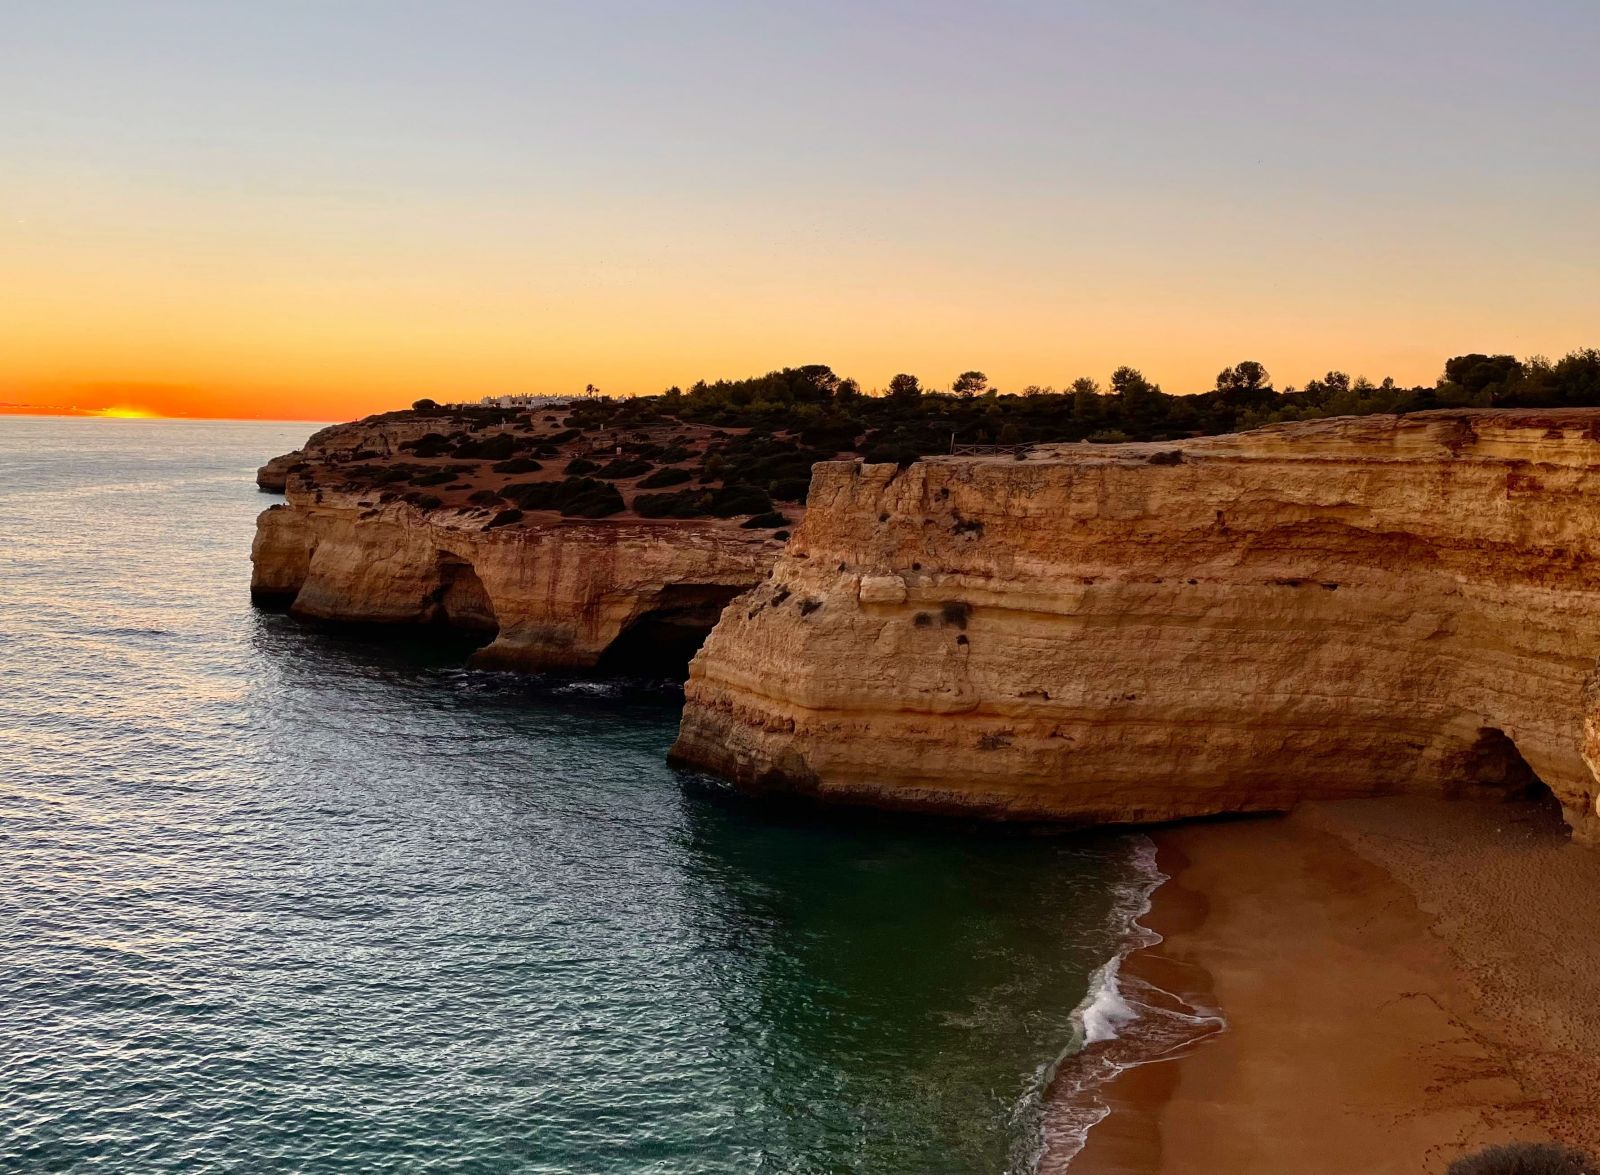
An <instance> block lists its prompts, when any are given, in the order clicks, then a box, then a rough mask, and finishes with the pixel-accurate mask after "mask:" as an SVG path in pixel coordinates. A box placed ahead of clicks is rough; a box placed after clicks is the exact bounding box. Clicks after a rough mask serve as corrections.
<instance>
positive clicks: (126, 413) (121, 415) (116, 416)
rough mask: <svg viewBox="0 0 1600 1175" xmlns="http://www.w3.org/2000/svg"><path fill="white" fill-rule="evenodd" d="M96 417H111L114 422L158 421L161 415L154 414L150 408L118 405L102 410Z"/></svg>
mask: <svg viewBox="0 0 1600 1175" xmlns="http://www.w3.org/2000/svg"><path fill="white" fill-rule="evenodd" d="M94 415H96V416H105V417H109V418H111V419H112V420H158V419H160V416H161V413H159V412H152V411H150V409H148V408H135V407H133V406H132V405H129V404H117V405H115V406H113V407H111V408H102V409H100V410H99V411H98V412H96V413H95V414H94Z"/></svg>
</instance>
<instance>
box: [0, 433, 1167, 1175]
mask: <svg viewBox="0 0 1600 1175" xmlns="http://www.w3.org/2000/svg"><path fill="white" fill-rule="evenodd" d="M309 431H310V428H309V426H302V425H282V424H233V423H189V422H167V421H161V422H146V421H102V420H42V419H31V418H10V419H7V418H3V417H0V666H3V668H4V681H5V687H4V689H3V690H0V747H3V751H0V882H3V883H0V1008H3V1009H4V1015H3V1016H0V1074H3V1075H4V1079H3V1081H0V1170H7V1171H10V1170H16V1171H28V1172H36V1171H37V1172H44V1171H73V1172H77V1171H108V1172H109V1171H115V1172H119V1173H128V1172H180V1171H181V1172H186V1173H198V1172H237V1171H250V1172H252V1173H268V1172H273V1173H275V1172H317V1173H320V1172H329V1173H332V1172H338V1173H340V1175H352V1173H357V1172H385V1173H389V1172H529V1173H532V1172H540V1173H543V1172H549V1173H562V1175H567V1173H591V1172H593V1173H600V1172H627V1173H629V1175H650V1173H661V1175H666V1173H674V1175H676V1173H684V1175H689V1173H696V1175H698V1173H707V1172H741V1173H748V1172H816V1173H823V1172H827V1173H830V1175H831V1173H844V1172H861V1173H863V1175H897V1173H906V1175H912V1173H915V1175H929V1173H942V1172H949V1173H952V1175H964V1173H967V1172H1007V1171H1026V1170H1028V1169H1029V1168H1030V1166H1031V1163H1032V1161H1033V1157H1034V1155H1035V1153H1036V1150H1037V1146H1038V1132H1039V1092H1040V1085H1041V1082H1042V1080H1043V1076H1044V1074H1045V1073H1046V1072H1047V1070H1048V1067H1049V1066H1050V1064H1051V1063H1052V1062H1053V1061H1054V1060H1055V1059H1056V1058H1057V1057H1058V1056H1059V1055H1060V1053H1061V1052H1062V1051H1063V1049H1066V1048H1068V1047H1069V1046H1070V1045H1071V1044H1072V1043H1073V1041H1074V1037H1075V1033H1077V1032H1078V1028H1077V1022H1076V1020H1075V1018H1074V1015H1073V1013H1074V1009H1075V1008H1076V1007H1077V1006H1078V1005H1079V1003H1080V1001H1082V1000H1083V998H1084V995H1085V991H1086V988H1087V986H1088V983H1089V977H1090V975H1091V972H1092V971H1093V970H1094V969H1095V968H1096V967H1097V966H1098V965H1099V964H1100V963H1102V962H1104V961H1105V959H1106V958H1107V957H1108V956H1109V955H1110V954H1111V953H1112V951H1113V949H1114V948H1115V946H1116V944H1117V941H1118V938H1117V919H1116V918H1115V917H1114V915H1113V909H1114V906H1115V905H1116V903H1117V902H1118V901H1119V900H1125V898H1126V894H1127V892H1128V890H1129V887H1130V886H1136V885H1137V884H1139V883H1140V881H1141V878H1140V876H1139V875H1138V873H1137V870H1136V868H1135V866H1134V864H1133V863H1132V856H1133V854H1132V853H1131V852H1130V845H1131V842H1130V841H1129V840H1127V839H1125V838H1119V837H1113V836H1102V837H1057V838H1039V837H1032V838H1030V837H1026V836H1019V835H1000V834H996V833H993V832H986V831H983V830H978V829H952V828H948V827H922V826H908V825H905V824H903V823H883V822H866V823H863V822H857V821H851V820H845V819H842V818H840V817H837V816H835V817H832V818H829V819H822V818H816V817H812V818H807V817H802V816H797V815H795V814H779V813H774V812H770V811H765V810H761V809H756V808H752V807H749V806H746V805H744V804H742V803H740V802H736V801H732V800H729V799H728V798H726V797H724V796H723V795H722V794H721V793H720V792H719V791H718V790H717V789H716V788H715V787H714V786H713V785H710V784H709V783H708V782H707V781H704V780H699V779H697V778H696V777H694V776H691V775H687V774H684V773H681V772H675V771H673V770H671V769H669V768H668V767H667V766H665V764H664V763H663V758H662V757H663V754H664V752H665V750H666V748H667V746H668V745H669V743H670V741H671V739H672V735H673V731H674V727H675V723H676V715H677V704H678V700H679V699H678V697H677V695H676V693H675V691H674V690H673V689H672V688H671V687H670V686H661V685H650V684H647V683H620V684H619V683H604V682H583V681H563V680H561V679H555V678H551V679H540V678H518V677H514V676H508V675H498V674H486V673H479V672H470V671H467V670H465V669H463V668H461V664H462V656H463V653H464V650H463V649H461V648H459V647H454V648H453V647H450V646H448V645H437V644H435V645H428V644H424V643H421V642H419V641H418V640H417V639H416V638H414V637H409V636H407V637H402V636H399V635H389V636H384V637H377V638H373V637H371V636H367V637H363V638H359V639H358V638H354V637H351V636H349V635H337V634H329V633H324V632H319V631H314V630H311V629H308V628H305V627H302V626H300V625H297V624H295V623H294V622H292V621H289V620H288V619H286V618H284V617H281V616H274V615H267V614H262V613H258V612H255V611H253V610H252V609H251V608H250V606H249V603H248V593H247V586H248V574H249V565H248V552H249V544H250V536H251V533H252V527H253V521H254V517H255V514H256V512H257V511H259V510H260V509H261V508H263V507H264V506H265V505H267V504H269V503H270V502H271V501H272V500H273V499H269V498H267V497H265V496H263V495H260V494H258V493H257V492H256V491H255V489H254V486H253V483H252V481H251V474H252V471H253V468H254V466H255V465H256V464H258V463H259V462H260V461H261V460H262V459H263V458H265V457H266V456H268V455H270V454H273V453H276V452H279V451H281V450H284V449H287V448H291V447H293V446H294V445H295V444H296V443H298V442H299V440H301V439H302V438H303V437H304V436H305V435H306V433H307V432H309Z"/></svg>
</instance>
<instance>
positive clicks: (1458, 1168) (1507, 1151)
mask: <svg viewBox="0 0 1600 1175" xmlns="http://www.w3.org/2000/svg"><path fill="white" fill-rule="evenodd" d="M1446 1175H1600V1166H1597V1165H1596V1163H1595V1161H1594V1160H1593V1159H1591V1158H1590V1157H1589V1156H1588V1155H1586V1154H1584V1153H1583V1152H1582V1151H1579V1150H1573V1149H1572V1148H1571V1147H1565V1146H1560V1145H1558V1144H1556V1143H1551V1142H1513V1143H1507V1144H1506V1145H1503V1146H1492V1147H1490V1148H1489V1149H1488V1150H1485V1151H1479V1152H1478V1153H1477V1154H1475V1155H1468V1156H1467V1157H1466V1158H1464V1159H1457V1160H1456V1161H1455V1162H1453V1163H1451V1164H1450V1167H1449V1170H1448V1171H1447V1172H1446Z"/></svg>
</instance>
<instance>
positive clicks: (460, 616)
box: [428, 553, 500, 646]
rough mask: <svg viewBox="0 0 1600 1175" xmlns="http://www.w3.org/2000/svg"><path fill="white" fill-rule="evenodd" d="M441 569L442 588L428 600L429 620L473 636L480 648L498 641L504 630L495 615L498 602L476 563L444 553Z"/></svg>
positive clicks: (439, 566)
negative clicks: (473, 567)
mask: <svg viewBox="0 0 1600 1175" xmlns="http://www.w3.org/2000/svg"><path fill="white" fill-rule="evenodd" d="M438 570H439V585H438V587H436V588H434V590H433V591H432V593H430V595H429V597H428V603H429V616H428V619H429V620H431V621H432V622H433V623H435V624H439V625H443V626H444V627H447V628H450V629H453V630H455V631H457V632H461V633H466V634H469V635H471V636H472V637H473V639H474V640H476V641H477V642H478V644H479V645H480V646H481V645H486V644H488V643H489V642H490V641H492V640H494V638H495V636H496V634H498V633H499V631H500V622H499V620H498V619H497V618H496V617H495V614H494V602H493V601H492V600H491V599H490V598H489V593H488V591H487V589H485V588H484V586H483V580H481V579H479V578H478V573H477V572H476V571H474V570H473V569H472V564H470V563H468V562H467V561H466V560H465V559H462V558H459V557H458V556H455V555H450V554H445V553H441V554H440V555H439V560H438Z"/></svg>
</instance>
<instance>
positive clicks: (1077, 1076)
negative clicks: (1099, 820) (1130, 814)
mask: <svg viewBox="0 0 1600 1175" xmlns="http://www.w3.org/2000/svg"><path fill="white" fill-rule="evenodd" d="M1168 880H1169V878H1168V877H1167V875H1166V874H1165V873H1163V872H1162V871H1161V870H1160V868H1158V867H1157V864H1156V846H1155V843H1154V842H1153V841H1151V840H1150V839H1149V838H1148V837H1143V836H1141V837H1139V838H1138V841H1137V842H1136V845H1135V849H1134V877H1133V879H1132V880H1130V881H1129V882H1128V883H1127V884H1126V885H1124V886H1123V887H1122V888H1121V889H1120V890H1119V891H1118V894H1117V902H1116V905H1115V907H1114V910H1113V919H1114V920H1115V922H1116V923H1117V924H1119V925H1120V926H1121V927H1122V928H1123V930H1122V942H1121V945H1120V946H1119V948H1118V950H1117V953H1116V954H1115V955H1113V956H1112V957H1111V958H1110V959H1108V960H1107V961H1106V962H1105V963H1103V964H1102V965H1101V966H1100V967H1099V969H1097V970H1096V971H1095V973H1094V974H1093V975H1092V976H1091V977H1090V980H1089V990H1088V991H1087V992H1086V993H1085V995H1084V997H1083V1000H1082V1001H1081V1002H1080V1003H1079V1004H1078V1007H1077V1008H1076V1009H1075V1010H1074V1012H1073V1015H1072V1019H1073V1024H1074V1033H1073V1039H1072V1041H1071V1043H1070V1044H1069V1045H1068V1046H1067V1048H1066V1050H1065V1051H1064V1052H1063V1053H1062V1054H1061V1056H1060V1057H1058V1058H1057V1059H1056V1060H1055V1061H1054V1062H1053V1063H1052V1064H1051V1065H1049V1066H1047V1067H1046V1068H1045V1070H1044V1071H1042V1072H1041V1074H1040V1086H1039V1087H1040V1088H1041V1089H1042V1090H1043V1101H1042V1108H1041V1120H1040V1129H1039V1134H1038V1137H1037V1139H1036V1144H1035V1153H1034V1154H1033V1155H1032V1156H1031V1162H1030V1164H1029V1166H1030V1167H1031V1169H1032V1170H1034V1171H1036V1172H1039V1173H1040V1175H1053V1173H1056V1172H1061V1171H1064V1170H1066V1168H1067V1164H1068V1163H1069V1162H1071V1160H1072V1159H1073V1157H1074V1156H1076V1155H1077V1154H1078V1152H1079V1151H1081V1150H1082V1149H1083V1147H1084V1142H1085V1140H1086V1139H1087V1137H1088V1134H1089V1131H1090V1129H1092V1128H1093V1127H1094V1125H1095V1124H1096V1123H1097V1122H1099V1121H1101V1120H1102V1119H1103V1118H1105V1116H1106V1115H1107V1114H1108V1113H1110V1108H1109V1107H1108V1106H1107V1104H1106V1102H1105V1099H1104V1098H1103V1097H1102V1096H1101V1091H1102V1090H1103V1089H1104V1088H1105V1086H1106V1085H1107V1083H1109V1082H1110V1081H1112V1080H1113V1079H1114V1078H1115V1077H1116V1076H1117V1075H1118V1074H1120V1073H1123V1072H1125V1071H1126V1070H1128V1069H1131V1068H1133V1067H1135V1066H1137V1065H1148V1064H1151V1063H1153V1062H1156V1061H1164V1060H1170V1059H1173V1058H1176V1057H1178V1056H1181V1055H1182V1054H1183V1053H1184V1052H1185V1051H1186V1050H1187V1049H1188V1048H1189V1047H1191V1046H1192V1045H1194V1044H1196V1043H1197V1042H1199V1041H1201V1040H1203V1039H1205V1038H1206V1037H1208V1036H1212V1035H1214V1034H1215V1033H1217V1032H1220V1031H1222V1030H1223V1028H1224V1027H1225V1024H1224V1021H1223V1019H1222V1016H1221V1014H1220V1013H1219V1012H1218V1010H1217V1009H1215V1008H1212V1007H1208V1006H1204V1005H1202V1004H1200V1003H1198V1002H1196V1001H1195V999H1194V998H1193V997H1191V996H1185V995H1179V994H1178V993H1175V992H1169V991H1165V990H1163V989H1161V988H1158V987H1156V986H1155V985H1154V984H1151V983H1149V982H1147V981H1146V980H1144V979H1141V978H1139V977H1137V976H1130V975H1125V974H1123V967H1122V965H1123V961H1124V960H1126V959H1127V957H1128V956H1129V955H1131V954H1132V953H1133V952H1135V951H1140V950H1146V949H1149V948H1151V947H1154V946H1157V945H1159V944H1160V943H1161V941H1162V938H1161V935H1160V934H1158V933H1156V932H1155V931H1154V930H1151V929H1150V928H1149V927H1148V926H1145V925H1143V924H1142V923H1141V922H1140V921H1139V920H1140V919H1141V918H1143V917H1144V916H1145V915H1146V914H1148V913H1149V912H1150V908H1151V903H1152V898H1153V896H1154V894H1155V891H1156V890H1157V889H1158V888H1160V886H1161V885H1162V883H1163V882H1166V881H1168Z"/></svg>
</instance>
